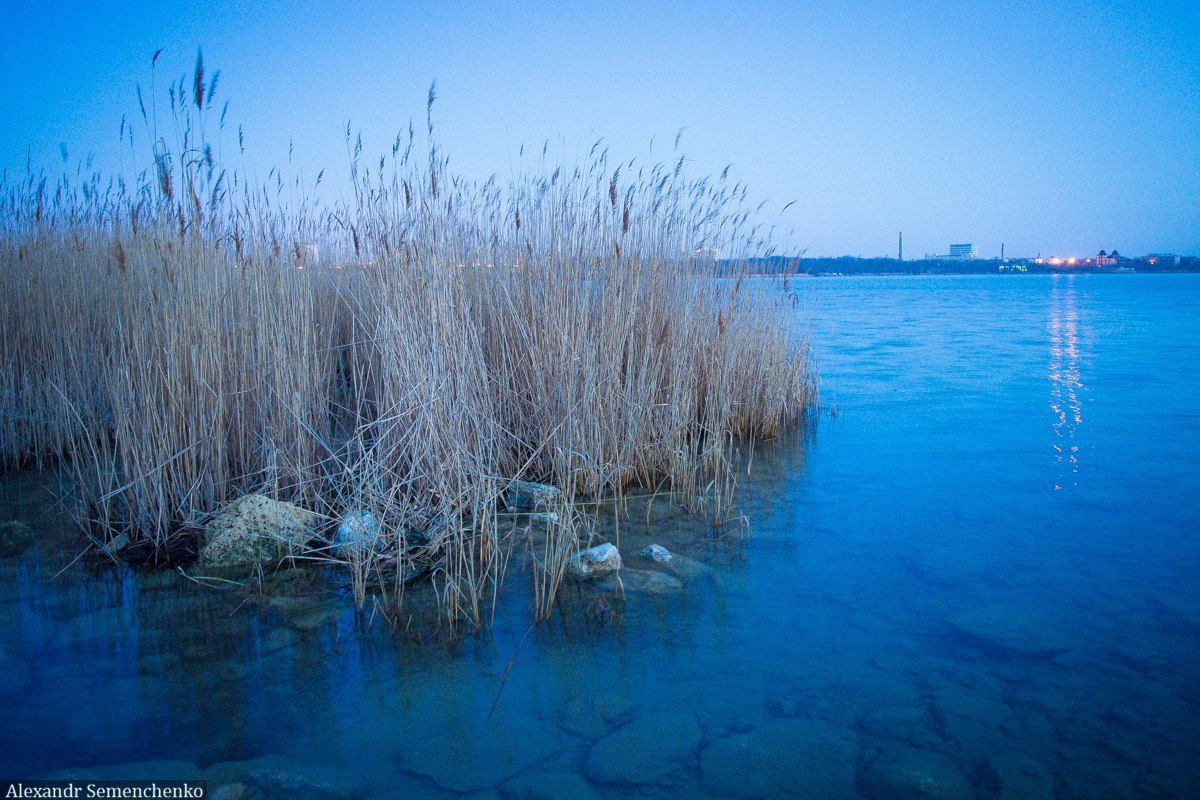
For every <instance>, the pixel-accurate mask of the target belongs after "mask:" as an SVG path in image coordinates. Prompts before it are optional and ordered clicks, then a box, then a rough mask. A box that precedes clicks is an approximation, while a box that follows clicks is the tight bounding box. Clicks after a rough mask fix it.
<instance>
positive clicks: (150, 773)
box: [42, 761, 204, 783]
mask: <svg viewBox="0 0 1200 800" xmlns="http://www.w3.org/2000/svg"><path fill="white" fill-rule="evenodd" d="M42 777H43V779H45V780H52V781H75V782H77V783H87V782H91V781H198V780H202V779H203V778H204V770H202V769H200V768H199V767H197V766H196V765H195V764H193V763H191V762H190V761H134V762H130V763H128V764H101V765H99V766H94V767H80V768H75V769H60V770H55V771H54V772H49V773H46V774H45V775H43V776H42Z"/></svg>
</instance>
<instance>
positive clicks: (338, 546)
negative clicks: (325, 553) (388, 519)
mask: <svg viewBox="0 0 1200 800" xmlns="http://www.w3.org/2000/svg"><path fill="white" fill-rule="evenodd" d="M332 544H333V552H334V553H335V554H337V555H338V556H339V557H340V558H345V559H352V558H361V557H366V556H369V555H371V554H372V553H378V552H380V551H382V550H383V536H382V533H381V531H380V527H379V520H378V519H376V518H375V515H374V514H372V513H371V512H370V511H364V510H363V509H358V508H356V509H351V510H349V511H347V512H346V514H345V515H344V516H343V517H342V521H341V523H340V524H339V525H338V527H337V531H336V532H335V533H334V536H333V542H332Z"/></svg>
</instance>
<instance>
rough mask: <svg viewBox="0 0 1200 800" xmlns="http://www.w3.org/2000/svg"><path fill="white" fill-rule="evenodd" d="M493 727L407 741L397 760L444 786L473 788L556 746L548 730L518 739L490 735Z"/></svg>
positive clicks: (491, 784)
mask: <svg viewBox="0 0 1200 800" xmlns="http://www.w3.org/2000/svg"><path fill="white" fill-rule="evenodd" d="M497 735H498V732H497V731H496V730H495V729H492V730H491V731H490V732H489V733H486V734H485V733H478V734H477V736H478V738H473V737H472V738H464V737H463V736H456V735H453V734H450V733H442V734H438V735H434V736H428V737H426V738H424V739H417V740H414V741H410V742H407V743H406V744H405V745H404V746H403V747H402V749H401V751H400V764H401V766H403V768H404V769H406V770H408V771H409V772H412V773H415V774H417V775H424V776H425V777H427V778H429V779H430V780H432V781H433V782H434V783H436V784H437V785H438V786H440V787H442V788H443V789H448V790H450V791H452V792H473V791H478V790H481V789H489V788H492V787H495V786H498V785H500V784H502V783H504V782H505V781H507V780H508V779H509V778H512V777H513V776H515V775H517V774H518V773H519V772H522V771H523V770H525V769H528V768H529V767H531V766H533V765H534V764H536V763H537V762H539V761H541V760H542V759H544V758H546V757H547V756H548V755H550V754H551V753H553V752H555V751H556V750H558V749H559V747H560V745H559V743H558V739H557V737H556V736H554V735H553V733H551V731H549V730H544V731H543V730H534V731H529V732H528V733H527V734H526V735H525V736H524V737H522V738H521V739H520V740H519V741H517V740H513V739H510V738H504V737H500V738H493V737H495V736H497Z"/></svg>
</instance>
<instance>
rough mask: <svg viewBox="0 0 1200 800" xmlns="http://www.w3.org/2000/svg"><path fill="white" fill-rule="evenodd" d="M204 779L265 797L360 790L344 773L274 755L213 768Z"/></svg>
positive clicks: (319, 796) (333, 796)
mask: <svg viewBox="0 0 1200 800" xmlns="http://www.w3.org/2000/svg"><path fill="white" fill-rule="evenodd" d="M204 778H205V780H207V781H208V782H209V783H210V784H211V785H214V786H222V785H235V784H243V785H246V786H251V787H254V788H256V789H260V790H261V791H263V792H265V793H266V794H267V795H268V796H277V797H305V798H313V800H343V798H350V797H356V796H358V795H360V794H362V791H363V788H364V784H363V781H362V780H360V779H359V777H358V776H357V775H355V774H354V773H352V772H349V771H348V770H344V769H339V768H337V767H327V766H322V765H320V764H310V763H308V762H305V761H298V760H296V759H294V758H287V757H285V756H277V755H269V756H263V757H262V758H255V759H252V760H249V761H226V762H223V763H220V764H213V765H212V766H211V767H209V768H208V769H207V770H205V772H204Z"/></svg>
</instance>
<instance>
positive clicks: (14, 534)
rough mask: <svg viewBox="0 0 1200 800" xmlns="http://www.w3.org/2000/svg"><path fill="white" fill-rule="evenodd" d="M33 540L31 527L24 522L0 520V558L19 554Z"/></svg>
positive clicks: (30, 545)
mask: <svg viewBox="0 0 1200 800" xmlns="http://www.w3.org/2000/svg"><path fill="white" fill-rule="evenodd" d="M33 541H34V535H33V528H30V527H29V526H28V525H26V524H25V523H24V522H0V558H7V557H9V556H16V555H20V554H21V553H23V552H25V551H26V550H28V549H29V548H30V547H32V546H33Z"/></svg>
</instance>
